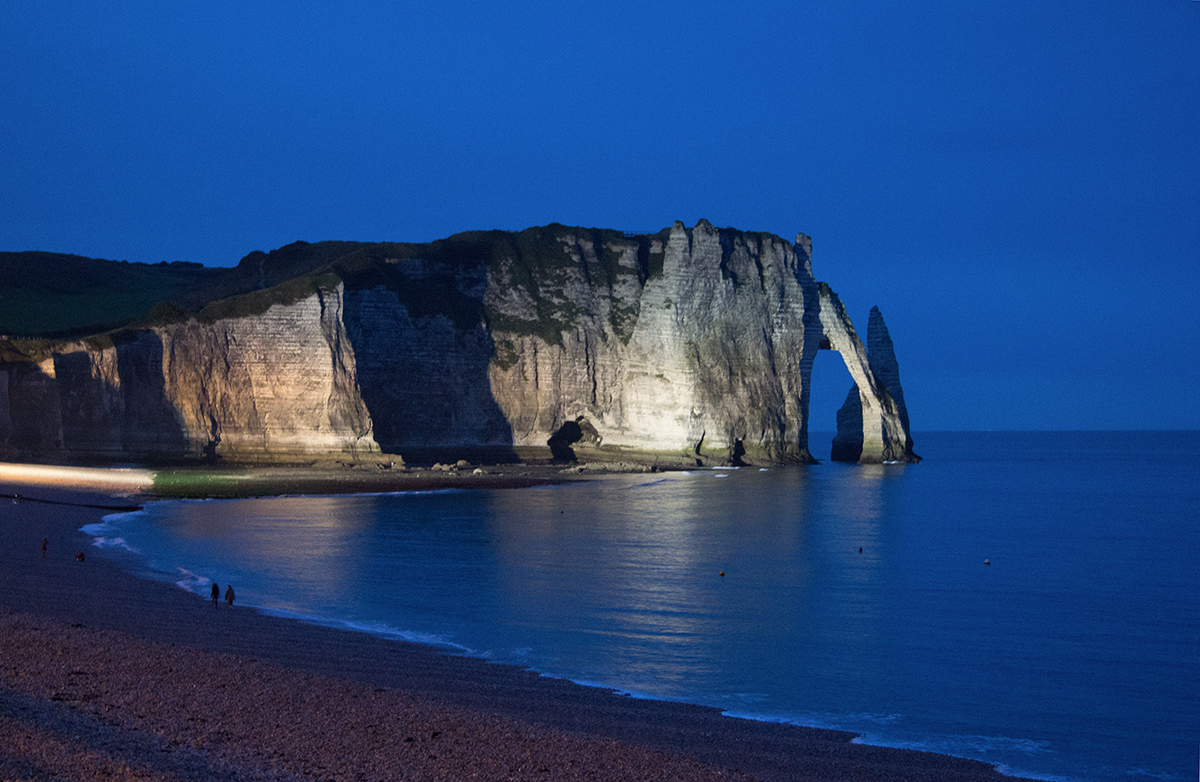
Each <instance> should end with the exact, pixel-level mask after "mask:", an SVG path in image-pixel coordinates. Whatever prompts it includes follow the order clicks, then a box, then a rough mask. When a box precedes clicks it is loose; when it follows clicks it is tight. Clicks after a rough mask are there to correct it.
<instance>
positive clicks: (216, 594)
mask: <svg viewBox="0 0 1200 782" xmlns="http://www.w3.org/2000/svg"><path fill="white" fill-rule="evenodd" d="M220 599H221V587H219V586H217V582H216V581H214V582H213V588H212V601H213V608H216V607H217V601H218V600H220Z"/></svg>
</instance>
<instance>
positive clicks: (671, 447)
mask: <svg viewBox="0 0 1200 782" xmlns="http://www.w3.org/2000/svg"><path fill="white" fill-rule="evenodd" d="M347 249H348V251H352V252H348V254H347V255H345V257H343V258H342V259H340V260H339V261H338V262H337V263H335V264H333V265H331V266H326V267H322V273H321V275H319V276H318V277H315V278H313V279H314V280H315V281H314V282H312V283H311V284H308V287H307V288H305V287H303V286H299V287H296V288H295V290H299V291H301V293H298V294H289V295H288V296H281V295H276V296H274V297H273V298H272V295H270V294H271V291H270V290H268V291H265V292H259V293H256V294H253V295H254V296H257V297H258V298H256V299H254V300H253V301H251V299H250V297H244V298H245V299H246V301H248V302H250V304H242V305H239V304H238V301H240V300H228V302H222V303H220V306H219V307H216V308H215V309H212V310H206V312H209V313H210V316H209V317H207V318H201V319H196V318H191V319H189V320H187V321H186V322H181V323H175V324H170V325H164V326H161V327H156V328H152V329H151V328H147V329H141V330H134V331H127V332H124V333H122V334H121V335H119V336H118V337H114V338H112V339H102V340H90V341H87V342H73V343H57V344H54V345H52V346H50V347H49V348H46V347H42V348H41V350H42V353H40V354H38V355H32V354H31V355H28V356H26V357H25V358H26V360H25V361H16V362H13V361H7V362H0V364H2V365H0V370H3V371H4V372H5V375H4V377H0V380H4V381H5V389H4V390H5V394H0V403H3V406H4V407H5V408H6V409H5V410H2V411H0V442H2V444H3V446H4V447H7V449H8V450H9V451H10V452H13V451H18V452H24V453H33V452H46V451H55V450H58V451H63V452H66V453H77V454H92V453H107V454H112V455H120V454H128V455H134V456H136V455H138V454H176V455H184V454H190V455H201V454H204V453H208V454H209V455H223V456H226V457H229V458H256V457H259V456H263V455H277V456H280V457H285V456H288V455H293V454H327V453H332V454H342V453H351V454H362V455H365V454H370V453H377V452H378V451H379V450H380V447H381V446H382V449H383V450H385V451H389V452H399V453H403V452H404V451H405V450H406V449H414V448H477V447H488V448H498V449H505V448H508V449H511V448H519V447H523V446H539V447H544V446H545V445H546V443H547V440H548V439H549V438H550V437H551V436H552V435H553V434H554V433H555V432H556V431H558V430H559V429H560V428H561V427H563V425H564V424H566V423H568V422H571V425H572V426H575V430H577V431H578V432H579V433H580V436H582V435H583V433H586V439H585V440H584V442H583V443H582V445H585V446H586V448H590V449H593V452H595V451H594V449H597V448H598V449H600V450H601V451H607V452H610V455H611V454H616V455H617V456H618V457H619V458H629V459H631V460H641V461H645V460H648V459H652V460H660V461H661V462H665V463H687V464H691V463H696V462H699V463H717V462H724V461H727V460H729V459H731V458H733V459H739V458H741V459H745V460H746V461H749V462H752V463H753V462H759V463H767V462H769V463H787V462H805V461H810V460H811V459H812V457H811V455H810V454H809V451H808V420H807V418H808V389H809V381H810V378H811V373H812V366H813V359H814V357H815V355H816V351H817V350H820V349H822V348H831V349H834V350H837V351H838V352H839V353H841V355H842V356H843V358H844V359H845V361H846V364H847V367H848V368H849V370H850V373H851V376H852V377H853V378H854V380H855V382H856V384H857V387H858V389H860V391H861V398H862V412H863V417H862V422H863V423H862V432H863V438H862V439H863V447H862V449H861V459H862V460H863V461H885V460H891V459H892V458H894V457H895V456H896V454H897V453H899V454H901V456H903V455H904V454H906V453H911V448H907V449H906V444H907V443H910V440H909V435H908V432H907V421H904V420H902V416H901V414H900V413H901V411H900V410H898V409H897V407H896V405H895V403H894V401H893V396H895V394H894V393H889V392H888V390H887V386H885V384H884V383H883V382H882V381H880V380H879V379H877V378H876V377H875V374H874V373H873V364H872V362H871V361H868V357H867V351H866V349H865V348H864V346H863V345H862V343H861V341H860V340H859V338H858V336H857V335H856V334H855V332H854V328H853V326H852V325H851V323H850V320H849V318H848V317H847V316H846V314H845V311H844V309H843V308H842V305H841V303H840V302H839V301H838V300H837V297H836V295H834V294H833V293H832V291H830V290H829V288H828V286H825V285H824V284H823V283H818V282H817V281H816V280H815V279H814V278H813V275H812V269H811V263H810V253H811V243H810V242H809V240H808V238H807V237H805V236H803V235H801V236H799V237H798V238H797V242H796V243H795V244H792V243H789V242H787V241H785V240H783V239H780V238H779V237H777V236H773V235H771V234H754V233H743V232H740V231H735V230H732V229H716V228H714V227H713V226H712V225H710V224H709V223H707V222H706V221H701V222H700V223H698V224H697V225H696V226H695V227H694V228H691V229H688V228H686V227H685V226H683V225H682V224H681V223H676V224H675V225H674V226H672V227H671V228H670V229H666V230H664V231H661V232H659V233H658V234H654V235H642V236H626V235H624V234H621V233H619V232H615V231H600V230H586V229H577V228H567V227H564V226H549V227H546V228H540V229H529V230H528V231H523V232H521V233H519V234H507V233H503V232H490V233H480V234H463V235H458V236H456V237H451V238H449V239H447V240H443V241H441V242H436V243H431V244H430V245H386V246H385V245H348V246H347ZM272 290H273V289H272ZM229 302H232V303H229ZM211 312H216V313H217V314H218V315H221V316H220V317H214V316H212V315H211ZM889 344H890V343H889ZM6 355H9V357H10V358H11V351H10V352H9V354H6ZM893 360H894V356H893ZM898 382H899V381H898V375H896V377H895V383H896V388H898ZM576 424H577V426H576ZM575 430H573V431H575ZM560 440H561V436H560ZM896 443H899V444H900V445H899V446H898V447H899V450H897V446H896ZM568 444H569V443H568Z"/></svg>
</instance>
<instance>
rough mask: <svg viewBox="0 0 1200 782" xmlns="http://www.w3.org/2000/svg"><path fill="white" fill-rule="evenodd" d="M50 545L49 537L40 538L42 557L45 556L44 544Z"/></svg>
mask: <svg viewBox="0 0 1200 782" xmlns="http://www.w3.org/2000/svg"><path fill="white" fill-rule="evenodd" d="M49 545H50V538H42V559H45V558H46V546H49Z"/></svg>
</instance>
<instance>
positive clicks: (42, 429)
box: [0, 361, 62, 458]
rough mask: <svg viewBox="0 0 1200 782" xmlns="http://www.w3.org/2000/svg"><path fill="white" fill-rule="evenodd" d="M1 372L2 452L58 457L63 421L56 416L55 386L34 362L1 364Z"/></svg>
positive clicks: (51, 378) (52, 379)
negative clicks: (3, 383) (3, 406)
mask: <svg viewBox="0 0 1200 782" xmlns="http://www.w3.org/2000/svg"><path fill="white" fill-rule="evenodd" d="M0 371H3V372H4V375H3V377H4V378H6V379H7V383H6V389H5V391H6V393H5V396H6V398H7V402H8V404H7V409H6V410H4V411H0V417H3V416H7V421H6V422H5V423H6V426H4V429H5V430H6V431H5V432H0V434H2V435H6V436H5V437H4V438H3V439H4V440H5V441H6V442H0V446H6V447H4V448H3V450H6V451H9V452H15V454H16V455H17V456H18V457H22V458H31V457H38V456H49V455H55V454H58V453H59V452H60V451H61V449H62V420H61V418H60V415H59V402H58V384H57V383H56V382H55V379H54V378H53V377H51V376H50V375H49V374H47V373H46V372H44V371H43V370H42V368H41V367H40V366H39V365H38V364H36V363H33V362H25V361H18V362H3V363H0Z"/></svg>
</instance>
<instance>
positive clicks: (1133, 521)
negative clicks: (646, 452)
mask: <svg viewBox="0 0 1200 782" xmlns="http://www.w3.org/2000/svg"><path fill="white" fill-rule="evenodd" d="M817 441H819V437H818V436H816V435H814V442H817ZM916 450H917V452H918V453H919V454H921V456H923V457H924V461H922V462H921V463H920V464H887V465H875V466H859V465H847V464H838V463H832V462H825V463H822V464H818V465H812V466H795V467H757V466H751V467H741V468H736V469H734V468H717V469H697V470H691V471H686V472H667V473H652V474H631V475H618V476H612V477H606V478H602V479H598V480H593V481H588V482H584V483H575V484H570V485H564V486H552V487H544V488H530V489H509V490H494V491H493V490H451V491H431V492H405V493H392V494H377V495H354V496H317V497H313V496H307V497H277V498H264V499H249V500H233V501H216V500H212V501H183V502H154V503H151V504H149V505H147V506H146V507H145V509H144V510H141V511H138V512H136V513H126V514H118V515H112V516H107V517H106V518H105V519H104V521H103V523H100V524H95V525H90V526H88V527H85V528H84V529H85V531H86V532H88V533H90V534H91V535H92V536H93V538H94V541H95V545H96V546H97V548H98V553H99V554H100V555H102V556H105V557H111V558H114V559H116V560H118V561H119V562H120V563H121V564H122V565H123V566H124V567H126V568H128V569H129V570H130V571H132V572H135V573H138V574H140V575H142V576H145V577H149V578H156V579H160V580H165V581H168V582H170V583H175V584H177V585H178V586H179V587H180V588H182V589H186V590H189V591H192V592H195V593H197V594H198V595H201V596H205V597H206V596H207V594H208V590H209V586H210V584H211V582H213V581H216V582H218V583H219V584H220V585H221V588H222V589H224V587H225V585H227V584H232V585H233V586H234V589H235V590H236V592H237V596H238V603H239V604H243V605H248V606H253V607H255V608H257V609H258V610H260V611H263V612H266V613H270V614H276V615H282V616H290V617H295V618H298V619H301V620H304V621H309V622H314V623H319V624H323V625H332V626H340V627H346V628H350V629H353V630H357V631H361V632H365V633H373V634H376V635H380V636H385V637H390V638H398V639H404V640H409V641H417V642H420V643H425V644H431V645H434V646H437V647H440V648H441V649H443V650H445V651H446V652H447V653H450V654H458V655H469V656H474V657H480V658H485V659H488V660H491V661H494V662H496V663H507V664H515V665H520V666H526V667H528V668H531V669H533V670H535V671H539V672H541V673H543V674H545V675H547V676H552V677H560V678H564V679H570V680H573V681H576V682H581V683H586V684H593V685H596V686H600V687H606V688H610V689H613V690H616V691H619V692H622V693H628V694H630V695H632V696H634V697H642V698H654V699H664V700H670V701H680V702H688V703H698V704H705V705H709V706H715V707H718V708H720V709H722V710H724V711H725V712H726V713H728V714H731V715H735V716H739V717H746V718H750V719H756V720H768V721H774V722H782V723H792V724H796V725H808V726H815V727H823V728H835V729H839V730H847V731H853V732H854V733H856V734H858V738H857V739H856V741H859V742H862V743H866V744H874V745H882V746H889V747H905V748H911V749H918V750H928V751H932V752H940V753H945V754H950V755H956V756H960V757H967V758H974V759H977V760H982V761H986V762H988V763H992V764H994V765H996V766H997V767H998V768H999V769H1000V770H1001V771H1003V772H1005V773H1008V774H1014V775H1019V776H1028V777H1033V778H1037V779H1045V780H1080V781H1082V780H1090V781H1091V782H1130V781H1131V780H1161V781H1162V782H1176V781H1177V780H1178V781H1183V780H1188V781H1189V782H1190V780H1195V779H1197V778H1198V776H1200V771H1198V767H1200V467H1198V465H1200V432H945V433H939V432H930V433H925V434H918V435H917V436H916Z"/></svg>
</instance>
